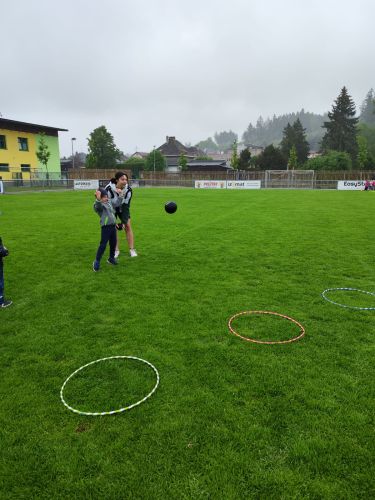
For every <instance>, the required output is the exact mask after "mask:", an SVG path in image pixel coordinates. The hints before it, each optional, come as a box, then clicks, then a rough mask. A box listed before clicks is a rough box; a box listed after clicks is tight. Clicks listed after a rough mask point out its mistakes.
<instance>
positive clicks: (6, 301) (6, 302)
mask: <svg viewBox="0 0 375 500" xmlns="http://www.w3.org/2000/svg"><path fill="white" fill-rule="evenodd" d="M12 304H13V302H12V301H11V300H4V302H3V303H2V304H0V307H4V308H5V307H9V306H11V305H12Z"/></svg>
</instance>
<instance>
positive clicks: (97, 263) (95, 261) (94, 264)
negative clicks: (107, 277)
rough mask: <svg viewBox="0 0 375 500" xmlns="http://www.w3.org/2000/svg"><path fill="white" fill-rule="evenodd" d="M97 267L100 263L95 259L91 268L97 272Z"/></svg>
mask: <svg viewBox="0 0 375 500" xmlns="http://www.w3.org/2000/svg"><path fill="white" fill-rule="evenodd" d="M99 267H100V264H99V262H98V261H97V260H94V262H93V263H92V270H93V271H95V272H98V271H99Z"/></svg>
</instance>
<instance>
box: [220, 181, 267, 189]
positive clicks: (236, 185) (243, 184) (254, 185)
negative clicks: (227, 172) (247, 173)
mask: <svg viewBox="0 0 375 500" xmlns="http://www.w3.org/2000/svg"><path fill="white" fill-rule="evenodd" d="M260 182H261V181H227V189H260Z"/></svg>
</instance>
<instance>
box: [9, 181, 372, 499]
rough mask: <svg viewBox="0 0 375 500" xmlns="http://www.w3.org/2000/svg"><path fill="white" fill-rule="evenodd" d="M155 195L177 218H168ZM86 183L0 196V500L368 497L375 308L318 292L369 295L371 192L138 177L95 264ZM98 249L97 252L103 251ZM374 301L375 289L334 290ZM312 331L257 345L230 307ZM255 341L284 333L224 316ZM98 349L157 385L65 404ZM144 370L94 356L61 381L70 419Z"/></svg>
mask: <svg viewBox="0 0 375 500" xmlns="http://www.w3.org/2000/svg"><path fill="white" fill-rule="evenodd" d="M168 200H174V201H175V202H177V205H178V210H177V212H176V213H175V214H173V215H169V214H167V213H166V212H165V211H164V203H165V202H166V201H168ZM93 202H94V196H93V193H91V192H59V193H29V194H24V195H8V196H1V197H0V212H1V216H0V235H1V236H2V237H3V240H4V244H5V245H6V246H7V247H8V248H9V250H10V255H9V256H8V257H6V258H5V259H4V271H5V296H6V297H7V298H10V299H12V300H13V302H14V303H13V305H12V306H11V307H9V308H7V309H4V310H2V311H0V336H1V338H0V353H1V354H0V367H1V377H0V393H1V407H0V418H1V420H0V443H1V461H0V497H1V498H7V499H8V498H10V499H19V498H27V499H30V498H38V499H40V498H42V499H44V498H45V499H52V498H53V499H60V498H61V499H66V498H83V499H85V498H92V499H94V498H95V499H96V498H105V499H119V498H142V499H143V498H145V499H150V498H163V499H166V498H176V499H181V498H183V499H190V498H191V499H201V498H215V499H216V498H217V499H223V498H225V499H228V498H229V499H232V498H233V499H239V498H298V499H300V498H325V499H326V498H329V499H331V498H332V499H337V498H350V499H353V498H373V497H374V496H375V478H374V477H375V474H374V456H375V444H374V442H375V440H374V414H375V412H374V410H375V405H374V401H375V397H374V396H375V391H374V380H375V368H374V366H375V363H374V354H375V348H374V346H375V326H374V325H375V311H371V310H369V311H359V310H355V309H348V308H341V307H338V306H336V305H334V304H332V303H329V302H327V301H325V300H324V299H323V298H322V296H321V293H322V292H323V291H324V290H325V289H327V288H337V287H353V288H358V289H360V290H366V291H369V292H375V282H374V276H375V275H374V250H375V231H374V229H373V220H374V213H375V194H374V193H371V192H370V193H367V192H366V193H365V192H340V191H321V192H320V191H286V190H285V191H284V190H274V191H273V190H259V191H232V190H227V191H221V190H217V191H216V190H213V191H208V190H207V191H206V190H192V189H136V190H135V191H134V197H133V201H132V207H131V214H132V225H133V230H134V234H135V247H136V249H137V251H138V254H139V257H137V258H130V257H129V256H128V253H127V252H126V249H127V248H126V244H125V238H124V237H123V238H122V241H121V250H122V253H121V255H120V258H119V265H118V266H110V265H108V264H107V263H106V262H105V260H106V259H105V258H103V260H102V265H101V269H100V272H98V273H94V272H93V271H92V268H91V265H92V261H93V260H94V257H95V253H96V249H97V246H98V243H99V237H100V228H99V218H98V216H97V215H96V214H95V213H94V211H93V208H92V205H93ZM105 257H107V252H106V254H105ZM330 297H331V298H332V299H333V300H336V301H337V302H340V301H342V302H345V303H346V304H348V305H351V306H353V307H358V306H360V307H361V306H363V307H375V297H373V296H370V295H364V294H358V293H354V292H346V293H343V292H341V293H340V292H336V293H335V292H333V293H332V294H331V296H330ZM251 310H258V311H259V310H265V311H274V312H277V313H280V314H284V315H287V316H289V317H292V318H294V319H295V320H297V321H298V322H299V323H301V324H302V325H303V326H304V328H305V330H306V334H305V336H304V337H303V338H301V339H300V340H298V341H296V342H293V343H290V344H281V345H258V344H252V343H250V342H246V341H244V340H242V339H241V338H238V337H236V336H234V335H233V334H231V333H230V332H229V329H228V326H227V324H228V320H229V318H230V317H231V316H233V315H235V314H236V313H238V312H241V311H251ZM234 326H235V327H236V330H237V331H239V332H240V333H241V334H242V335H243V336H247V337H252V338H256V339H259V340H285V339H288V338H290V337H294V336H296V335H298V328H297V327H296V325H295V324H293V323H292V322H290V321H285V320H283V319H282V318H280V317H276V316H272V315H244V316H241V317H238V318H236V320H235V322H234ZM109 356H135V357H139V358H142V359H144V360H147V361H149V362H150V363H152V364H153V365H155V367H156V368H157V369H158V371H159V374H160V385H159V387H158V388H157V390H156V391H155V393H154V394H153V395H152V396H151V397H150V398H149V399H147V401H145V402H144V403H143V404H141V405H140V406H137V407H135V408H133V409H132V410H130V411H127V412H124V413H122V414H120V415H116V416H106V417H90V416H81V415H77V414H74V413H72V412H70V411H69V410H67V409H66V408H65V407H64V406H63V404H62V403H61V401H60V389H61V386H62V384H63V382H64V381H65V380H66V378H67V377H68V376H69V375H70V374H71V373H72V372H73V371H74V370H76V369H77V368H79V367H80V366H82V365H84V364H86V363H89V362H91V361H93V360H96V359H99V358H104V357H109ZM154 385H155V374H154V373H153V371H152V370H150V369H148V367H147V366H146V365H143V364H142V363H139V364H137V363H135V362H132V360H129V362H128V361H127V360H112V361H109V362H108V363H98V364H95V365H91V366H90V367H88V368H87V370H82V372H80V376H77V377H76V378H74V379H71V381H70V383H69V384H68V385H67V386H66V392H65V397H66V399H67V400H68V402H69V403H70V404H71V405H72V406H78V407H80V408H82V409H83V410H84V411H104V410H107V409H113V408H120V407H122V406H126V405H127V404H132V403H134V402H135V401H138V400H139V399H142V398H143V397H144V396H145V395H146V394H147V393H148V392H150V391H151V389H152V387H153V386H154Z"/></svg>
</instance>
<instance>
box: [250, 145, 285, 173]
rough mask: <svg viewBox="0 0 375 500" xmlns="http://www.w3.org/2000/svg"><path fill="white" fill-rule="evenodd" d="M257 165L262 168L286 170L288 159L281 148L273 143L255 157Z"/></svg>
mask: <svg viewBox="0 0 375 500" xmlns="http://www.w3.org/2000/svg"><path fill="white" fill-rule="evenodd" d="M254 163H255V165H256V167H258V168H259V169H260V170H286V161H285V158H284V155H283V153H282V152H281V149H279V148H275V146H274V145H273V144H270V145H269V146H267V147H265V148H264V151H263V152H262V153H261V154H260V155H258V156H256V157H255V158H254Z"/></svg>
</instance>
